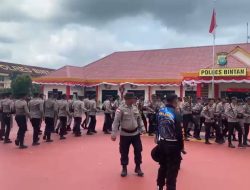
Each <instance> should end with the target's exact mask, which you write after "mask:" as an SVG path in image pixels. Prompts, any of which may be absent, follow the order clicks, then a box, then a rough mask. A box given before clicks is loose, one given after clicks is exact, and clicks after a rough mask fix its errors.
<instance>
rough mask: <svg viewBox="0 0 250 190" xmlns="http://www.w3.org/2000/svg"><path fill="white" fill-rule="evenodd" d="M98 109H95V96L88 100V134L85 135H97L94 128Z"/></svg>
mask: <svg viewBox="0 0 250 190" xmlns="http://www.w3.org/2000/svg"><path fill="white" fill-rule="evenodd" d="M97 111H98V109H97V107H96V101H95V96H94V95H92V96H91V97H90V100H89V118H90V123H89V127H88V132H87V135H93V133H97V131H96V130H95V127H96V113H97Z"/></svg>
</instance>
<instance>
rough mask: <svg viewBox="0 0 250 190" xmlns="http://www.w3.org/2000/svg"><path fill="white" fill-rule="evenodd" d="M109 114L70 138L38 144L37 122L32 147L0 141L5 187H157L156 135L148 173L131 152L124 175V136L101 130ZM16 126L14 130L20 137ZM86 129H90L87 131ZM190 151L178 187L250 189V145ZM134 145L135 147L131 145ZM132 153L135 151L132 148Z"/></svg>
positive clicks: (148, 140)
mask: <svg viewBox="0 0 250 190" xmlns="http://www.w3.org/2000/svg"><path fill="white" fill-rule="evenodd" d="M102 124H103V117H102V116H98V121H97V129H98V134H97V135H94V136H86V135H83V136H82V137H80V138H75V137H73V135H71V134H69V135H68V136H67V139H66V140H65V141H60V140H58V139H59V138H58V136H57V135H54V136H53V139H54V140H55V142H54V143H51V144H46V143H44V142H42V143H41V145H40V146H38V147H32V146H30V145H31V136H32V128H31V127H30V126H29V131H28V133H27V134H26V139H27V140H26V144H27V145H29V148H28V149H26V150H19V149H17V148H16V147H15V146H14V144H9V145H4V144H2V143H1V144H0V190H16V189H19V190H69V189H72V190H83V189H84V190H101V189H103V190H128V189H131V190H132V189H136V190H154V189H156V185H155V179H156V174H157V168H158V166H157V164H156V163H155V162H154V161H152V159H151V157H150V151H151V149H152V148H153V147H154V146H155V145H154V143H153V138H152V137H148V136H143V137H142V140H143V145H144V150H143V165H142V168H143V170H144V172H145V177H143V178H139V177H137V176H136V175H135V174H134V173H133V169H134V163H133V157H132V154H131V157H130V158H131V159H130V166H129V175H128V177H126V178H121V177H120V170H121V168H120V163H119V152H118V145H119V141H116V142H112V141H111V140H110V137H109V136H107V135H104V134H103V133H102V132H101V129H102ZM16 128H17V127H16V126H14V129H13V130H12V133H11V137H12V139H14V137H15V133H16ZM85 133H86V131H85ZM185 146H186V150H187V152H188V154H187V155H185V156H184V160H183V163H182V166H181V170H180V175H179V178H178V185H177V188H178V190H200V189H202V190H212V189H213V190H224V189H225V190H235V189H237V190H249V189H250V180H249V171H250V162H249V161H250V149H245V150H241V149H233V150H232V149H228V148H227V146H226V145H222V146H220V145H216V144H213V145H211V146H207V145H204V144H203V143H200V142H188V143H186V145H185ZM131 150H132V149H131ZM131 153H132V151H131Z"/></svg>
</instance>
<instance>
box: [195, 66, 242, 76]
mask: <svg viewBox="0 0 250 190" xmlns="http://www.w3.org/2000/svg"><path fill="white" fill-rule="evenodd" d="M199 76H200V77H211V76H216V77H232V76H234V77H241V76H247V68H221V69H201V70H200V72H199Z"/></svg>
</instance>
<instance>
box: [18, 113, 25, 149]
mask: <svg viewBox="0 0 250 190" xmlns="http://www.w3.org/2000/svg"><path fill="white" fill-rule="evenodd" d="M15 120H16V123H17V125H18V127H19V129H18V132H17V139H16V140H17V141H18V142H19V145H20V146H23V143H24V137H25V132H26V131H27V119H26V116H25V115H16V117H15Z"/></svg>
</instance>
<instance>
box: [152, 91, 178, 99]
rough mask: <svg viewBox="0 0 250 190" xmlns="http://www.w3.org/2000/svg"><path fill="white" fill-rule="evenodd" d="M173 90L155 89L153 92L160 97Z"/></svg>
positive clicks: (162, 97) (164, 96)
mask: <svg viewBox="0 0 250 190" xmlns="http://www.w3.org/2000/svg"><path fill="white" fill-rule="evenodd" d="M174 93H175V91H174V90H156V91H155V94H156V95H157V96H158V97H160V98H161V100H162V99H164V98H166V96H167V95H168V94H174Z"/></svg>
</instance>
